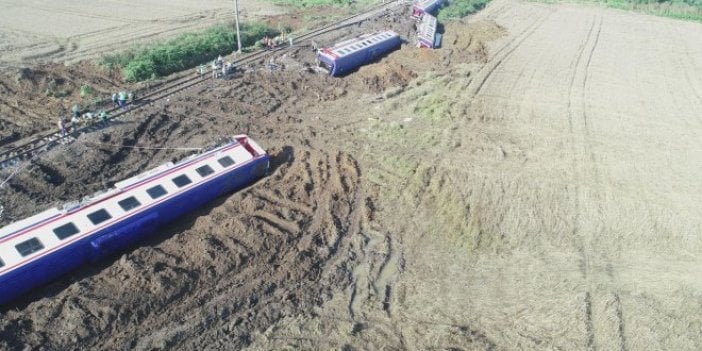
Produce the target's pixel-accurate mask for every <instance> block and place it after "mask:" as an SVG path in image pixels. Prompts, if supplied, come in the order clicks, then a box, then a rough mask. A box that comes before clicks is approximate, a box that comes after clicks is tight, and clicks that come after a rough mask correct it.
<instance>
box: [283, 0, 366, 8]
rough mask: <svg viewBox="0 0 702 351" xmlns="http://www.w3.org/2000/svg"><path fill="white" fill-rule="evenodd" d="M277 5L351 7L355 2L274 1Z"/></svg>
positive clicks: (343, 0)
mask: <svg viewBox="0 0 702 351" xmlns="http://www.w3.org/2000/svg"><path fill="white" fill-rule="evenodd" d="M272 1H273V3H274V4H276V5H283V6H293V7H314V6H350V5H353V4H354V3H355V2H356V1H354V0H272Z"/></svg>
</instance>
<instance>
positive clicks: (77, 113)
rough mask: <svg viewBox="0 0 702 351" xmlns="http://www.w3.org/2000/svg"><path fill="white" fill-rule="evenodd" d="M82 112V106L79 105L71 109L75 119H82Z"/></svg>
mask: <svg viewBox="0 0 702 351" xmlns="http://www.w3.org/2000/svg"><path fill="white" fill-rule="evenodd" d="M80 110H81V108H80V105H78V104H75V105H73V107H72V108H71V112H72V113H73V117H80Z"/></svg>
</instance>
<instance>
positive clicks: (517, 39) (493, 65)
mask: <svg viewBox="0 0 702 351" xmlns="http://www.w3.org/2000/svg"><path fill="white" fill-rule="evenodd" d="M554 12H555V10H553V9H550V11H547V12H546V13H545V14H543V15H541V16H540V17H538V18H535V19H534V21H533V22H532V23H531V24H530V25H529V26H528V27H527V29H526V30H524V31H522V32H521V33H520V34H519V35H518V36H514V37H513V38H512V39H510V40H509V41H508V42H507V43H505V44H504V45H503V46H502V47H500V48H499V49H497V50H496V51H495V54H494V55H493V57H491V58H490V60H489V61H488V63H487V64H485V66H483V67H482V68H481V69H480V71H479V72H478V74H477V77H475V78H474V79H473V82H471V85H470V86H469V87H468V96H470V97H475V96H477V95H478V94H479V93H480V91H481V90H482V88H483V86H484V85H485V84H486V83H487V82H488V81H489V80H490V78H491V77H492V73H493V72H495V70H497V68H498V67H500V66H501V65H502V63H503V62H505V61H506V60H508V59H509V57H510V56H511V55H512V53H513V52H514V51H515V50H517V48H519V47H520V46H521V45H522V44H523V43H524V41H526V40H527V39H529V37H531V35H532V34H534V32H536V30H537V29H538V28H539V27H540V26H541V25H543V24H544V22H545V21H546V20H547V19H548V17H549V16H550V15H551V14H553V13H554Z"/></svg>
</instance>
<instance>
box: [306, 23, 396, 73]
mask: <svg viewBox="0 0 702 351" xmlns="http://www.w3.org/2000/svg"><path fill="white" fill-rule="evenodd" d="M400 45H402V40H401V39H400V36H399V35H398V34H397V33H395V32H393V31H389V30H388V31H383V32H378V33H373V34H365V35H362V36H359V37H356V38H353V39H349V40H346V41H343V42H340V43H337V44H336V45H334V46H333V47H330V48H322V49H320V50H319V51H318V52H317V60H318V61H319V64H320V65H321V66H322V67H323V68H324V69H326V70H327V71H329V74H331V75H332V76H341V75H344V74H347V73H349V72H351V71H353V70H355V69H357V68H358V67H360V66H363V65H365V64H367V63H370V62H373V61H374V60H376V59H377V58H378V57H380V56H382V55H385V54H387V53H388V52H390V51H393V50H395V49H397V48H398V47H400Z"/></svg>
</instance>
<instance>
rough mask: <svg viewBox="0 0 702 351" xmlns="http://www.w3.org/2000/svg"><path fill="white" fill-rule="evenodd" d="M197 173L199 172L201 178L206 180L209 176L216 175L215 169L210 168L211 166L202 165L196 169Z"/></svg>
mask: <svg viewBox="0 0 702 351" xmlns="http://www.w3.org/2000/svg"><path fill="white" fill-rule="evenodd" d="M195 172H197V174H199V175H200V177H202V178H205V177H207V176H208V175H210V174H212V173H214V172H215V171H214V169H212V167H210V165H202V166H200V167H198V168H195Z"/></svg>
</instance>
